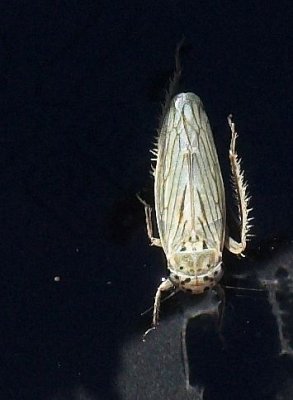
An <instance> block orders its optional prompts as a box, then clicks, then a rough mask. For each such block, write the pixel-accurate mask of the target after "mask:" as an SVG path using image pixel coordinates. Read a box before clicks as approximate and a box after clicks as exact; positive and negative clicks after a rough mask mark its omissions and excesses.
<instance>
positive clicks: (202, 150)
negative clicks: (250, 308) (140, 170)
mask: <svg viewBox="0 0 293 400" xmlns="http://www.w3.org/2000/svg"><path fill="white" fill-rule="evenodd" d="M178 54H179V48H177V51H176V69H175V73H174V78H173V80H172V81H171V83H170V89H169V95H168V96H167V100H166V104H165V107H164V112H163V117H162V120H161V126H160V128H159V130H158V138H157V143H156V146H155V148H154V149H153V150H152V153H153V154H154V156H155V158H154V161H155V162H156V164H155V167H154V168H153V175H154V195H155V213H156V221H157V228H158V233H159V238H155V237H154V236H153V228H152V209H151V207H150V206H149V205H148V204H147V203H146V202H145V201H143V200H142V199H140V200H141V201H142V202H143V204H144V207H145V216H146V226H147V232H148V236H149V239H150V242H151V245H153V246H160V247H162V248H163V250H164V253H165V256H166V259H167V266H168V269H169V271H170V275H169V277H168V278H167V279H165V280H163V282H162V283H161V284H160V286H159V287H158V289H157V292H156V295H155V301H154V311H153V321H152V326H153V327H156V326H157V323H158V316H159V307H160V300H161V295H162V292H165V291H168V290H171V289H173V290H175V291H178V290H182V291H184V292H190V293H193V294H198V293H203V292H205V291H207V290H209V289H210V288H213V287H215V286H216V285H217V283H218V282H219V281H220V279H221V277H222V275H223V268H222V252H223V247H224V246H226V248H227V249H228V250H229V251H230V252H232V253H234V254H241V255H243V251H244V250H245V247H246V242H247V238H248V236H249V229H250V226H251V225H250V220H251V219H252V218H249V212H250V210H251V209H249V208H248V203H249V200H250V198H249V196H248V193H247V183H246V182H245V180H244V174H243V171H242V170H241V167H240V160H239V158H238V155H237V152H236V147H235V146H236V139H237V132H236V128H235V124H234V122H233V120H232V116H231V115H230V116H229V117H228V124H229V127H230V130H231V143H230V149H229V159H230V165H231V171H232V181H233V187H234V192H235V198H236V200H237V208H238V214H239V221H240V241H239V242H238V241H236V240H234V239H233V238H232V237H230V236H229V232H228V229H227V225H226V203H225V190H224V185H223V179H222V174H221V169H220V165H219V160H218V156H217V151H216V147H215V143H214V139H213V135H212V131H211V127H210V123H209V120H208V117H207V114H206V112H205V109H204V106H203V103H202V101H201V100H200V98H199V97H198V96H197V95H195V94H194V93H191V92H188V93H180V94H176V95H173V90H174V87H175V83H176V82H177V81H178V79H179V77H180V74H181V67H180V62H179V55H178Z"/></svg>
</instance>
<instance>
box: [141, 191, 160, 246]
mask: <svg viewBox="0 0 293 400" xmlns="http://www.w3.org/2000/svg"><path fill="white" fill-rule="evenodd" d="M136 197H137V198H138V200H139V201H140V202H141V203H142V204H143V205H144V212H145V222H146V227H147V234H148V237H149V239H150V242H151V246H157V247H162V244H161V240H160V239H159V238H155V237H153V224H152V208H151V206H150V205H149V204H148V203H147V202H146V201H144V200H143V199H142V198H141V197H140V196H139V195H138V194H137V195H136Z"/></svg>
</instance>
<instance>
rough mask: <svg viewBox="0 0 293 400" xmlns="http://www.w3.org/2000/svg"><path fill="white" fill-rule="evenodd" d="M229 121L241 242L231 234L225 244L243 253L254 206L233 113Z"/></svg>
mask: <svg viewBox="0 0 293 400" xmlns="http://www.w3.org/2000/svg"><path fill="white" fill-rule="evenodd" d="M228 123H229V127H230V129H231V143H230V150H229V159H230V165H231V171H232V181H233V187H234V193H235V197H236V200H237V207H238V216H239V220H240V223H241V228H240V243H239V242H237V241H236V240H234V239H232V238H231V237H230V236H228V235H227V236H226V239H225V246H226V248H227V249H228V250H229V251H231V252H232V253H234V254H241V255H242V253H243V251H244V250H245V248H246V242H247V238H248V236H250V235H249V229H250V228H251V225H250V221H251V220H252V219H253V218H248V214H249V212H250V211H251V210H252V208H248V203H249V200H250V197H249V196H248V193H247V183H246V182H245V181H244V172H243V171H242V170H241V166H240V163H241V160H240V159H239V158H238V154H237V152H236V146H235V144H236V139H237V136H238V134H237V132H236V128H235V123H234V122H233V120H232V115H229V116H228Z"/></svg>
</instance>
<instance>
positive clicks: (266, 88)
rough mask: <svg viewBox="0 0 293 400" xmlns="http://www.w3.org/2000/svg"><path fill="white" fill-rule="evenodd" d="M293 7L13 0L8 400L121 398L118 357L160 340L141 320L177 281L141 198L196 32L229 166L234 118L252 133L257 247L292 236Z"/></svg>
mask: <svg viewBox="0 0 293 400" xmlns="http://www.w3.org/2000/svg"><path fill="white" fill-rule="evenodd" d="M290 11H292V6H291V5H289V4H287V5H286V2H278V4H277V3H275V4H269V3H267V2H257V3H255V4H253V5H252V4H246V3H245V4H244V3H243V4H236V3H235V4H231V3H226V4H223V3H222V2H214V3H213V4H211V3H210V2H195V1H182V2H146V3H145V4H142V3H141V4H140V3H139V2H137V3H136V4H134V3H132V4H129V2H126V1H125V2H123V1H120V2H112V3H109V2H104V3H102V2H100V3H99V4H97V2H95V1H70V2H65V1H63V2H60V1H54V2H46V1H42V2H37V3H36V2H25V3H23V2H18V1H10V2H3V3H1V5H0V59H1V65H0V86H1V95H0V132H1V133H0V140H1V143H0V178H1V191H0V206H1V208H0V218H1V221H0V232H1V240H0V243H1V244H0V250H1V282H2V285H3V289H2V290H1V293H2V299H1V320H0V326H1V341H0V345H1V355H2V357H1V359H2V361H1V382H0V383H1V385H0V387H1V388H0V390H1V391H2V392H1V393H0V398H1V399H8V400H18V399H19V400H20V399H21V400H26V399H54V398H58V399H59V398H60V399H61V398H62V399H63V398H66V399H69V398H73V399H74V398H77V396H78V393H79V394H80V395H81V396H83V397H84V399H100V398H102V399H112V398H114V399H119V395H118V394H117V393H116V394H115V395H114V392H116V390H115V388H114V387H113V382H114V380H115V377H116V375H117V371H119V368H120V364H119V351H120V349H121V347H122V346H123V343H124V342H125V341H126V340H127V339H128V337H130V336H131V335H132V334H133V333H138V332H140V331H141V332H142V331H143V330H144V329H145V328H146V326H143V327H142V326H141V325H140V318H139V313H140V312H141V311H143V310H144V309H145V308H147V307H148V306H149V305H150V304H151V303H152V298H153V294H154V291H155V288H156V287H157V285H158V282H159V281H160V277H161V276H163V275H165V269H164V265H165V263H164V258H163V255H162V254H161V253H160V251H159V250H154V249H149V247H148V245H147V239H146V236H145V228H144V216H143V210H142V209H141V205H140V204H139V203H138V202H137V200H136V198H135V193H136V192H138V191H148V188H150V187H151V184H152V182H151V179H150V178H149V174H148V171H149V168H150V161H149V158H150V154H149V148H150V147H151V142H152V140H153V136H154V134H155V129H156V128H157V126H158V117H159V116H160V104H161V102H162V100H163V98H164V95H163V93H164V88H166V86H167V84H168V78H169V76H170V74H171V73H172V70H173V67H174V49H175V46H176V44H177V43H178V41H179V40H180V39H181V37H182V35H185V37H186V39H187V43H188V45H190V50H189V51H187V52H186V56H185V57H184V60H183V65H184V72H183V76H184V81H185V88H186V89H187V90H190V91H194V92H195V93H196V94H198V95H199V96H200V97H201V98H202V100H203V102H204V104H205V107H206V110H207V112H208V115H209V117H210V121H211V124H212V126H213V128H214V135H215V139H216V142H217V145H218V148H219V154H220V156H221V158H224V157H226V155H227V150H228V142H229V131H228V129H227V126H226V125H227V124H226V116H227V115H228V114H229V113H230V112H232V113H233V114H234V116H235V120H236V122H237V126H238V128H239V129H238V130H239V135H240V137H239V153H240V155H241V157H242V158H243V166H244V169H245V173H246V177H247V179H248V181H249V188H250V192H251V194H252V198H253V200H252V205H253V207H254V209H255V211H254V217H255V233H256V235H257V236H256V239H255V241H254V243H253V244H252V246H256V245H257V243H259V242H262V241H264V240H266V239H269V238H271V237H273V236H277V237H281V236H282V237H283V236H285V237H286V238H292V234H293V227H292V201H293V197H292V196H293V194H292V193H293V187H292V167H291V166H292V161H291V160H292V135H291V132H292V117H291V113H290V112H289V104H290V105H291V103H292V94H291V93H292V90H291V86H290V85H291V80H290V78H289V51H290V50H289V45H290V43H289V37H290V35H289V31H290V27H291V24H290V20H289V15H290ZM227 180H228V179H227ZM235 264H236V261H235ZM235 268H236V266H235ZM56 276H60V281H59V282H58V281H57V282H56V281H55V280H54V277H56ZM255 307H257V304H256V305H255ZM260 312H261V310H260ZM235 357H236V358H237V354H236V355H235ZM256 359H257V355H256ZM241 387H242V386H241ZM78 391H79V392H78ZM54 396H56V397H54ZM57 396H59V397H57ZM62 396H64V397H62ZM74 396H76V397H74ZM243 398H244V397H243ZM247 398H249V397H247Z"/></svg>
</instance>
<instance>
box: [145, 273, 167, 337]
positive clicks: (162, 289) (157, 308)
mask: <svg viewBox="0 0 293 400" xmlns="http://www.w3.org/2000/svg"><path fill="white" fill-rule="evenodd" d="M170 289H174V284H173V283H172V282H171V281H170V279H169V278H168V279H166V280H164V281H163V282H162V283H161V284H160V286H159V287H158V289H157V292H156V296H155V302H154V311H153V322H152V327H151V328H149V329H148V330H147V331H146V332H145V333H144V335H143V340H145V337H146V335H147V334H148V333H149V332H150V331H152V330H153V329H156V327H157V325H158V322H159V312H160V304H161V297H162V292H166V291H168V290H170Z"/></svg>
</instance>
